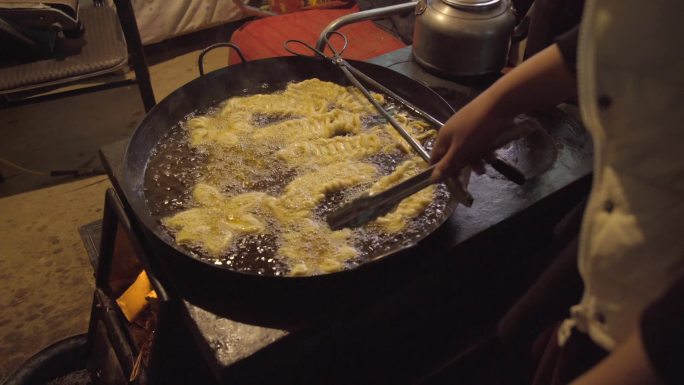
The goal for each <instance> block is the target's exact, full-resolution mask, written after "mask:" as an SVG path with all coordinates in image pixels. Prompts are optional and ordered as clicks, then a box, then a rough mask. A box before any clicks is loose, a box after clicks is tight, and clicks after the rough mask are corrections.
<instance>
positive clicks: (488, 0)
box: [442, 0, 501, 11]
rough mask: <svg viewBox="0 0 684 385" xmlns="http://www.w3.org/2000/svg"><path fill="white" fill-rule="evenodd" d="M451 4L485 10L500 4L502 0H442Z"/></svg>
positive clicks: (469, 8)
mask: <svg viewBox="0 0 684 385" xmlns="http://www.w3.org/2000/svg"><path fill="white" fill-rule="evenodd" d="M442 1H444V2H445V3H447V4H449V5H453V6H454V7H457V8H463V9H468V10H473V11H477V10H484V9H487V8H491V7H494V6H497V5H499V3H501V0H442Z"/></svg>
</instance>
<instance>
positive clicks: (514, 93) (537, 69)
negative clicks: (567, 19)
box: [478, 44, 577, 119]
mask: <svg viewBox="0 0 684 385" xmlns="http://www.w3.org/2000/svg"><path fill="white" fill-rule="evenodd" d="M576 94H577V86H576V80H575V78H574V76H573V74H572V73H571V72H570V71H569V70H568V68H567V67H566V66H565V63H564V62H563V57H562V55H561V52H560V50H559V49H558V46H557V45H555V44H553V45H551V46H549V47H548V48H546V49H544V50H543V51H541V52H539V53H538V54H536V55H534V56H533V57H531V58H530V59H528V60H526V61H525V62H523V63H522V64H521V65H519V66H518V67H516V68H514V69H513V70H512V71H511V72H509V73H508V74H506V75H504V76H503V77H501V79H499V80H498V81H497V82H496V83H494V84H493V85H492V86H491V87H489V88H488V89H487V90H486V91H484V92H483V93H482V94H481V95H480V96H478V98H483V99H485V100H486V101H487V102H488V103H489V104H490V107H491V113H493V114H494V115H495V116H496V117H497V118H499V119H508V118H512V117H514V116H516V115H518V114H521V113H525V112H531V111H535V110H543V109H546V108H551V107H553V106H555V105H557V104H558V103H561V102H563V101H565V100H568V99H569V98H571V97H573V96H575V95H576Z"/></svg>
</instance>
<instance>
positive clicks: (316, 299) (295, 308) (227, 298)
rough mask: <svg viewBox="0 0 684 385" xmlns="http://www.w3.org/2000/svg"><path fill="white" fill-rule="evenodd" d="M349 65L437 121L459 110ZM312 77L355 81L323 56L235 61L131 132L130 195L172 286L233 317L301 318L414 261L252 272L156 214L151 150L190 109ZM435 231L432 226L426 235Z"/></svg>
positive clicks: (398, 253) (396, 78)
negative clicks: (176, 236)
mask: <svg viewBox="0 0 684 385" xmlns="http://www.w3.org/2000/svg"><path fill="white" fill-rule="evenodd" d="M351 63H352V65H354V66H355V67H356V68H358V69H359V70H361V71H363V72H365V73H366V74H367V75H369V76H371V77H372V78H374V79H375V80H377V81H378V82H380V83H381V84H383V85H385V86H387V87H389V88H391V89H392V90H393V91H395V92H396V93H397V94H399V95H400V96H402V97H403V98H405V99H407V100H408V101H410V102H411V103H413V104H415V105H416V106H417V107H419V108H422V109H423V110H425V111H426V112H428V113H429V114H432V115H433V116H435V117H436V118H438V119H441V120H446V119H447V118H448V117H449V116H451V114H452V113H453V110H452V108H451V107H450V106H449V104H448V103H447V102H446V101H444V100H443V99H442V98H441V97H440V96H439V95H437V94H436V93H434V92H433V91H432V90H430V89H429V88H428V87H426V86H424V85H422V84H420V83H418V82H416V81H414V80H412V79H410V78H407V77H405V76H403V75H401V74H399V73H397V72H394V71H392V70H390V69H387V68H384V67H380V66H377V65H374V64H369V63H364V62H356V61H351ZM313 77H316V78H319V79H321V80H325V81H332V82H335V83H338V84H342V85H348V84H349V82H348V81H347V79H346V78H345V77H344V75H343V74H342V73H341V71H340V70H339V69H338V68H337V67H335V66H334V65H333V64H332V63H330V62H329V61H327V60H324V59H315V58H307V57H282V58H273V59H266V60H259V61H253V62H248V63H245V64H239V65H234V66H230V67H227V68H224V69H221V70H218V71H214V72H211V73H209V74H207V75H205V76H201V77H199V78H197V79H195V80H193V81H191V82H189V83H187V84H186V85H184V86H183V87H181V88H180V89H178V90H176V91H175V92H173V93H172V94H171V95H169V96H168V97H166V98H165V99H164V100H162V101H161V102H160V103H159V104H157V105H156V106H155V107H154V108H153V109H152V110H151V111H150V112H149V113H148V114H147V116H146V117H145V118H144V119H143V120H142V122H141V123H140V125H139V126H138V128H137V129H136V131H135V133H134V134H133V137H132V138H131V140H130V143H129V145H128V148H127V150H126V154H125V159H124V183H123V188H124V191H125V194H126V198H127V200H128V202H129V204H130V206H131V207H132V209H133V211H134V213H135V215H136V216H137V219H138V220H139V222H140V223H141V224H142V227H143V228H144V231H145V232H147V233H148V234H147V235H148V237H147V238H148V240H150V242H151V243H152V246H153V249H154V250H155V251H156V253H155V254H156V255H155V258H156V259H157V260H158V262H159V263H160V264H161V265H162V267H163V270H164V275H166V276H167V277H168V280H169V281H170V282H172V285H173V287H172V288H171V289H172V290H175V291H176V292H177V294H179V295H181V296H182V297H183V298H185V299H187V300H189V301H190V302H192V303H194V304H196V305H198V306H201V307H204V308H207V309H209V310H212V311H214V312H217V313H220V314H223V315H229V316H231V317H233V318H238V319H239V318H240V317H243V318H248V319H250V320H259V319H267V320H268V322H277V321H276V319H277V318H281V317H283V319H293V318H297V315H298V314H304V313H310V312H311V311H318V310H319V309H320V308H321V307H325V306H329V305H331V304H334V303H335V302H337V301H340V300H343V299H344V298H348V297H353V296H355V295H359V292H360V291H367V290H375V289H373V288H372V287H376V289H377V285H380V286H383V287H384V286H386V285H385V283H387V282H386V280H388V279H392V278H391V277H392V274H393V271H400V270H402V269H404V270H406V269H405V268H402V267H400V265H402V264H403V266H406V265H405V264H406V263H408V264H410V263H411V261H410V259H411V257H412V256H411V254H412V251H413V249H414V248H413V247H402V248H399V249H398V250H393V251H391V252H390V253H388V254H389V255H385V256H384V257H382V258H378V259H375V260H373V261H371V262H369V263H366V264H364V265H361V266H359V267H357V268H355V269H352V270H346V271H341V272H337V273H332V274H325V275H320V276H311V277H278V276H259V275H254V274H247V273H242V272H237V271H233V270H230V269H228V268H226V267H225V266H215V265H213V264H209V263H206V262H203V261H200V260H198V259H196V258H194V257H192V256H190V255H188V254H187V253H186V252H185V251H184V250H183V249H182V248H181V247H179V246H178V245H177V244H176V243H175V242H174V240H173V238H172V237H171V236H169V234H168V233H167V232H166V231H165V230H164V229H163V228H162V227H161V225H160V224H159V223H158V222H157V221H156V220H155V218H153V217H152V216H151V215H150V211H149V210H148V207H147V204H146V202H145V196H144V190H143V187H144V186H143V185H144V179H145V178H144V176H145V169H146V165H147V162H148V159H149V157H150V153H151V151H152V149H153V148H154V147H155V145H156V144H157V143H158V142H159V141H160V139H161V138H162V136H163V135H164V134H165V133H166V132H167V131H168V130H169V129H171V127H173V126H174V125H176V124H177V123H178V122H179V121H181V120H183V119H184V117H185V116H186V115H187V114H189V113H191V112H193V111H196V110H198V109H200V110H201V109H206V108H208V107H211V106H215V105H216V104H218V103H219V102H221V101H224V100H226V99H228V98H230V97H232V96H236V95H244V94H245V92H246V93H248V94H249V93H258V92H264V89H262V85H263V84H265V83H266V84H269V85H271V87H270V88H269V92H270V91H274V90H275V89H274V88H277V86H278V85H280V87H284V86H285V84H286V82H288V81H301V80H305V79H310V78H313ZM245 90H246V91H245ZM452 211H453V205H451V206H450V208H449V210H447V212H445V213H444V218H443V219H442V220H441V221H440V224H441V223H443V222H444V220H446V219H447V218H448V217H449V216H450V214H451V212H452ZM434 230H435V229H426V232H425V234H424V237H425V236H428V235H429V234H430V233H431V232H433V231H434ZM391 260H395V261H396V262H394V263H392V261H391ZM402 261H403V262H402ZM409 270H410V269H409ZM397 279H403V278H397ZM369 285H370V286H369ZM264 314H267V315H265V316H264Z"/></svg>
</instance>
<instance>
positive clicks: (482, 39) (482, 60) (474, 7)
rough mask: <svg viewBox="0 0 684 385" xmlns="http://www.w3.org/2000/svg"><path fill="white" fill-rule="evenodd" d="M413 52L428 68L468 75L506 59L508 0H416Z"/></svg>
mask: <svg viewBox="0 0 684 385" xmlns="http://www.w3.org/2000/svg"><path fill="white" fill-rule="evenodd" d="M415 13H416V22H415V25H414V30H413V56H414V58H415V60H416V62H418V64H420V65H421V66H422V67H424V68H425V69H426V70H427V71H428V72H431V73H434V74H436V75H438V76H442V77H470V76H479V75H487V74H492V73H496V72H499V71H500V70H501V69H502V68H503V67H504V64H505V63H506V57H507V54H508V48H509V46H510V40H511V35H512V33H513V27H514V24H515V16H514V15H513V10H512V8H511V3H510V1H509V0H420V1H419V2H418V4H417V5H416V10H415Z"/></svg>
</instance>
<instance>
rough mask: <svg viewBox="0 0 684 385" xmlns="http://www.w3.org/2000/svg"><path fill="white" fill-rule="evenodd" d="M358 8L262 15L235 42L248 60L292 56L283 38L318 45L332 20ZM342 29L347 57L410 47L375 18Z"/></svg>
mask: <svg viewBox="0 0 684 385" xmlns="http://www.w3.org/2000/svg"><path fill="white" fill-rule="evenodd" d="M358 11H359V9H358V8H357V7H356V6H354V7H352V8H348V9H326V10H322V9H314V10H308V11H300V12H293V13H288V14H285V15H278V16H272V17H267V18H264V19H258V20H254V21H251V22H249V23H246V24H245V25H243V26H242V27H241V28H240V29H238V30H237V31H235V32H234V33H233V36H232V38H231V42H232V43H235V44H237V45H238V46H239V47H240V48H241V49H242V51H243V53H244V54H245V57H246V58H247V60H256V59H265V58H269V57H276V56H289V55H290V53H288V52H287V51H285V49H283V42H285V41H286V40H288V39H299V40H303V41H305V42H307V43H309V44H311V45H312V46H314V45H315V44H316V40H317V39H318V36H319V35H320V33H321V31H323V29H324V28H325V27H326V26H327V25H328V24H329V23H330V22H331V21H333V20H335V19H337V18H338V17H340V16H344V15H346V14H349V13H353V12H358ZM340 32H342V33H344V34H345V35H346V36H347V39H348V40H349V46H348V47H347V50H346V51H344V54H343V56H344V57H345V58H347V59H355V60H366V59H370V58H372V57H375V56H378V55H382V54H384V53H387V52H390V51H394V50H397V49H400V48H404V47H406V45H405V44H404V43H403V42H402V41H401V40H399V38H397V37H395V36H394V35H392V34H391V33H389V32H387V31H385V30H383V29H382V28H380V27H378V26H377V25H375V24H374V23H373V22H372V21H364V22H360V23H355V24H351V25H348V26H345V27H343V28H341V29H340ZM332 41H333V43H337V44H335V46H336V47H338V46H341V43H340V42H339V41H338V40H337V39H336V38H333V39H332ZM302 52H304V51H302ZM326 52H327V51H326ZM239 62H240V58H239V57H238V55H235V54H231V55H230V60H229V64H235V63H239Z"/></svg>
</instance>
